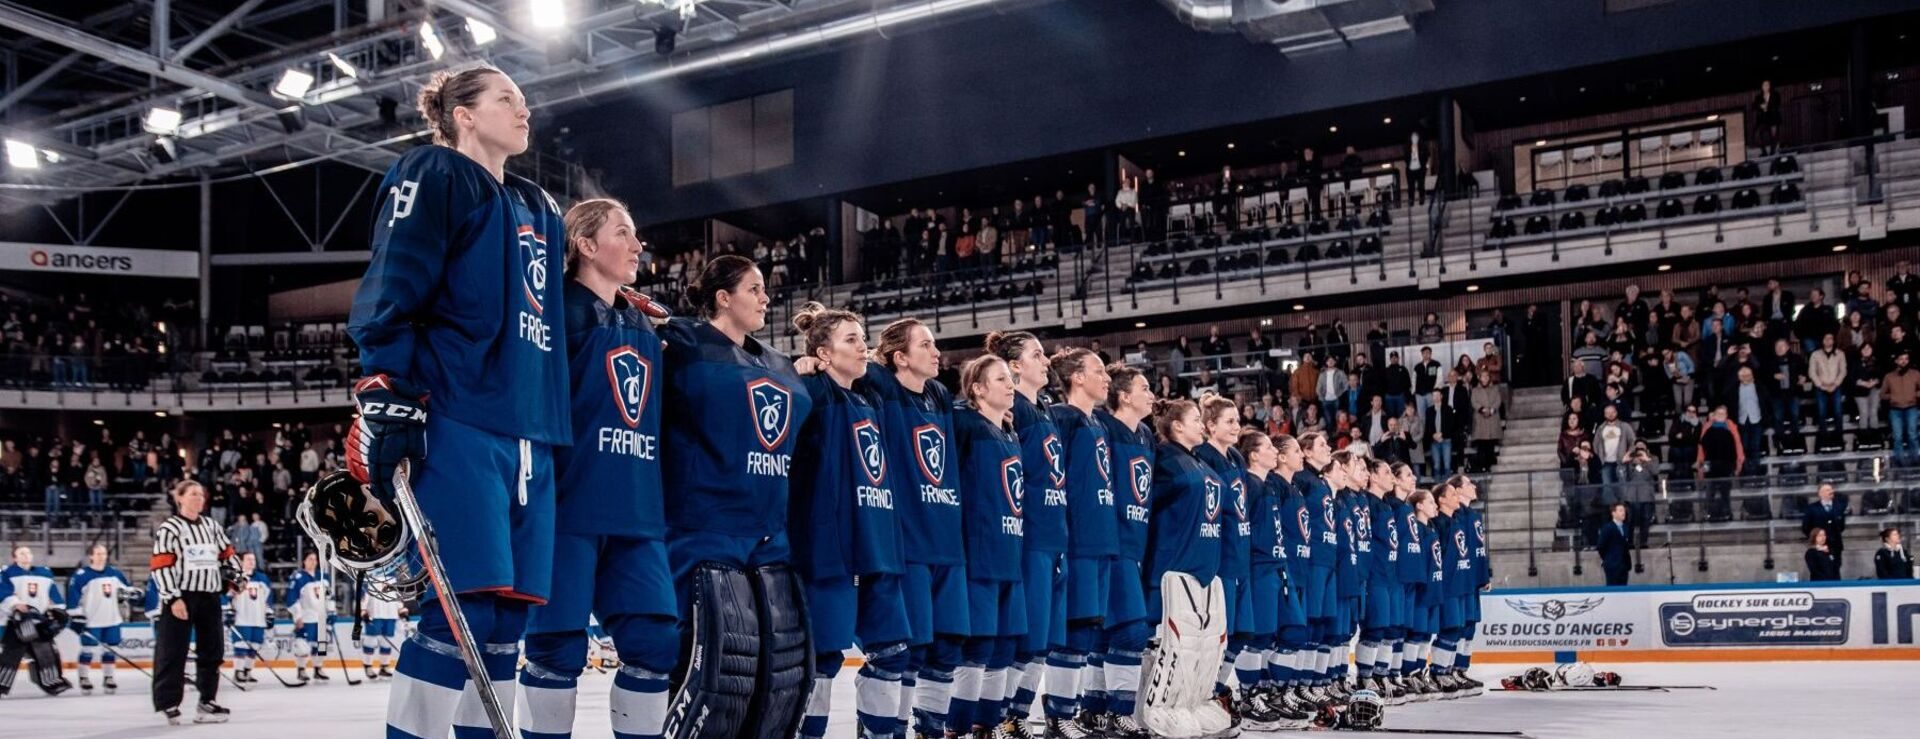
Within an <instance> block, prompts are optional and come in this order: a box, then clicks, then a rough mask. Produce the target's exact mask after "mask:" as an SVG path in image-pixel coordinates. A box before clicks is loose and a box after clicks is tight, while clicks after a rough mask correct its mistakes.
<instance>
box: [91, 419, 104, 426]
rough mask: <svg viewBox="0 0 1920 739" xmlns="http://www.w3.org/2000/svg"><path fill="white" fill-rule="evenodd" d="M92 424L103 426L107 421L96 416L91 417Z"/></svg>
mask: <svg viewBox="0 0 1920 739" xmlns="http://www.w3.org/2000/svg"><path fill="white" fill-rule="evenodd" d="M93 425H95V426H105V425H107V421H106V419H104V418H96V419H93Z"/></svg>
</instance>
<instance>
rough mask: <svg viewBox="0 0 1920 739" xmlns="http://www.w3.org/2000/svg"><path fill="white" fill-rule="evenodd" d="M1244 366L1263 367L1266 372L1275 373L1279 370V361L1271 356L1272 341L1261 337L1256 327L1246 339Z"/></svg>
mask: <svg viewBox="0 0 1920 739" xmlns="http://www.w3.org/2000/svg"><path fill="white" fill-rule="evenodd" d="M1246 366H1248V367H1264V368H1266V371H1268V372H1277V371H1279V369H1280V361H1279V360H1278V359H1277V358H1275V357H1274V356H1273V340H1272V339H1269V338H1267V337H1266V336H1264V335H1262V334H1261V333H1260V328H1259V327H1257V326H1256V327H1254V329H1253V333H1252V334H1251V335H1249V336H1248V337H1247V361H1246Z"/></svg>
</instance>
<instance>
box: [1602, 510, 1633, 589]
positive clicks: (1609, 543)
mask: <svg viewBox="0 0 1920 739" xmlns="http://www.w3.org/2000/svg"><path fill="white" fill-rule="evenodd" d="M1612 515H1613V521H1612V522H1611V523H1608V524H1606V525H1605V526H1601V527H1600V535H1599V543H1598V544H1596V545H1595V548H1596V549H1598V550H1599V551H1600V569H1601V570H1603V571H1605V572H1606V573H1607V586H1608V587H1613V586H1617V585H1625V584H1627V574H1628V573H1629V572H1632V571H1633V533H1632V531H1631V527H1629V526H1628V525H1627V504H1625V503H1615V504H1613V508H1612Z"/></svg>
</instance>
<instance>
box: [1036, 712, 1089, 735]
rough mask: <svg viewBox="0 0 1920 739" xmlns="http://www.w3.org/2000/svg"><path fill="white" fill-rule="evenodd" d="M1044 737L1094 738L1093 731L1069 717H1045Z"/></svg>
mask: <svg viewBox="0 0 1920 739" xmlns="http://www.w3.org/2000/svg"><path fill="white" fill-rule="evenodd" d="M1045 736H1046V739H1096V737H1095V736H1094V734H1093V732H1090V731H1087V728H1086V727H1084V726H1081V725H1080V722H1079V721H1076V720H1074V719H1070V718H1054V717H1051V716H1049V717H1047V732H1046V735H1045Z"/></svg>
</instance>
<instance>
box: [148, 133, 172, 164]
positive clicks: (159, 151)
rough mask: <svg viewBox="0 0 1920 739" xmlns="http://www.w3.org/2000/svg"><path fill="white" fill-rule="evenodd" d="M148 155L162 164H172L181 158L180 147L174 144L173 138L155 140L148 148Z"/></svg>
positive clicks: (162, 137) (163, 137) (166, 137)
mask: <svg viewBox="0 0 1920 739" xmlns="http://www.w3.org/2000/svg"><path fill="white" fill-rule="evenodd" d="M147 153H149V154H152V155H153V158H154V159H155V160H156V161H159V162H160V163H161V164H172V163H173V162H174V160H176V159H179V158H180V145H179V144H178V143H175V142H174V140H173V137H172V136H161V137H160V138H157V139H154V140H153V144H152V145H150V146H148V147H147Z"/></svg>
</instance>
